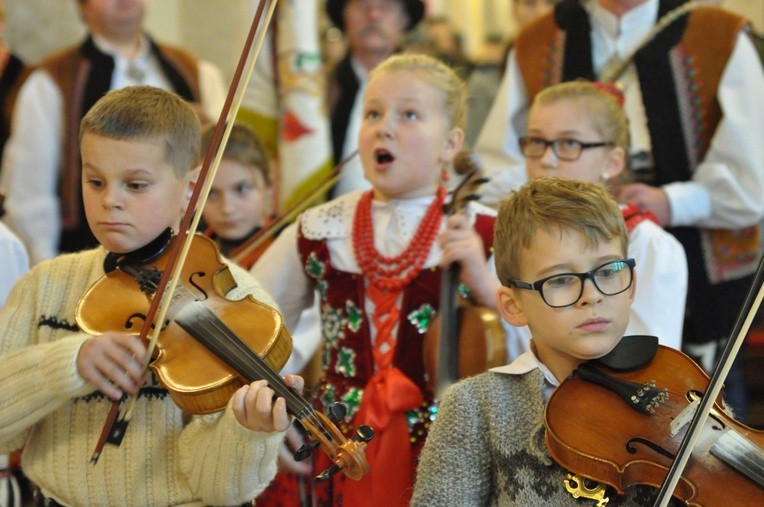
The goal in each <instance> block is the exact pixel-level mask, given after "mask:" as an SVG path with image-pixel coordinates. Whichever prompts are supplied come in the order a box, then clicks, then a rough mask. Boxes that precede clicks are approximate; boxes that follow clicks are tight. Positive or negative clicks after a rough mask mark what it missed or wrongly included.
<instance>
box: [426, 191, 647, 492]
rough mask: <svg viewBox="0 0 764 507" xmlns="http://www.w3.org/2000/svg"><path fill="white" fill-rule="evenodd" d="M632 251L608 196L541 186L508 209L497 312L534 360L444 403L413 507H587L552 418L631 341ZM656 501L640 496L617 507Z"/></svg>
mask: <svg viewBox="0 0 764 507" xmlns="http://www.w3.org/2000/svg"><path fill="white" fill-rule="evenodd" d="M627 245H628V235H627V232H626V226H625V224H624V221H623V218H622V216H621V213H620V211H619V209H618V205H617V204H616V203H615V202H614V201H613V200H612V199H611V198H610V197H609V196H608V194H607V192H606V191H605V190H604V189H602V188H601V187H600V186H598V185H595V184H592V183H586V182H581V181H574V180H563V179H558V178H542V179H538V180H534V181H531V182H529V183H528V184H526V185H525V186H524V187H522V188H521V189H520V190H518V191H517V192H515V193H514V194H513V195H512V196H511V197H510V198H509V199H507V200H505V201H503V202H502V203H501V206H500V208H499V216H498V219H497V222H496V227H495V229H494V254H495V259H496V269H497V272H498V275H499V279H500V280H501V281H502V284H503V286H502V287H500V288H499V289H498V290H497V293H496V302H497V305H498V307H499V311H500V313H501V315H502V317H503V318H504V319H506V320H507V321H508V322H510V323H511V324H513V325H516V326H522V325H526V324H527V325H528V327H529V328H530V330H531V334H532V339H531V348H530V350H529V351H527V352H526V353H525V354H523V355H521V356H520V357H518V358H517V359H516V360H515V361H514V362H512V363H511V364H510V365H507V366H503V367H500V368H495V369H493V370H491V371H489V372H486V373H483V374H481V375H478V376H475V377H471V378H468V379H466V380H463V381H461V382H459V383H457V384H455V385H453V386H452V387H451V388H450V389H449V390H448V391H446V393H445V395H444V396H443V398H442V400H441V402H440V405H439V410H438V417H437V419H436V420H435V423H434V424H433V426H432V427H431V430H430V435H429V437H428V439H427V441H426V442H425V446H424V450H423V451H422V454H421V458H420V463H419V467H418V469H417V482H416V488H415V491H414V497H413V501H412V505H414V506H418V505H428V506H431V505H436V506H438V505H444V506H445V505H555V506H567V505H570V506H575V505H580V500H579V499H576V498H574V497H573V496H571V495H570V494H569V493H568V492H567V491H566V488H565V484H564V481H565V479H566V473H567V472H566V471H565V470H564V469H563V468H561V467H560V466H558V465H557V464H555V463H554V461H553V460H552V458H551V457H550V455H549V453H548V452H547V449H546V447H545V446H544V408H545V406H546V402H547V400H548V399H549V396H550V395H551V393H552V391H553V390H554V389H555V388H556V387H557V386H558V385H559V384H560V383H561V382H562V381H563V380H564V379H565V378H566V377H567V376H568V375H570V374H571V372H573V370H574V369H575V368H576V367H577V366H578V365H579V364H581V363H583V362H584V361H587V360H590V359H596V358H599V357H602V356H604V355H605V354H607V353H608V352H610V351H611V350H612V349H613V348H614V347H615V346H616V345H617V344H618V343H619V342H620V340H621V338H622V337H623V335H624V331H625V330H626V325H627V324H628V321H629V306H630V305H631V303H632V301H633V300H634V293H635V289H636V276H635V273H634V265H635V263H634V260H633V259H628V258H626V249H627ZM589 282H591V283H589ZM652 496H653V495H652V492H651V491H649V490H647V489H645V488H642V487H637V488H634V489H633V490H632V489H630V490H628V491H627V493H626V495H625V497H624V498H619V499H618V500H624V501H625V502H626V503H627V504H628V505H652V501H651V500H650V498H649V497H652Z"/></svg>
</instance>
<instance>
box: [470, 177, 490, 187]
mask: <svg viewBox="0 0 764 507" xmlns="http://www.w3.org/2000/svg"><path fill="white" fill-rule="evenodd" d="M489 181H491V178H485V177H484V178H476V179H475V181H473V182H472V184H473V185H485V184H486V183H488V182H489Z"/></svg>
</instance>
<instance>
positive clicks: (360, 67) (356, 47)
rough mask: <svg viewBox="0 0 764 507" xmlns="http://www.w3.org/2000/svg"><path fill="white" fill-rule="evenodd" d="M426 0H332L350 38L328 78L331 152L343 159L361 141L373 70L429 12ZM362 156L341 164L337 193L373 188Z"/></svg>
mask: <svg viewBox="0 0 764 507" xmlns="http://www.w3.org/2000/svg"><path fill="white" fill-rule="evenodd" d="M424 10H425V6H424V3H423V2H422V1H421V0H327V2H326V12H327V14H328V15H329V19H331V20H332V23H334V24H335V25H336V26H337V28H339V29H340V30H342V31H343V33H344V34H345V37H346V38H347V42H348V53H347V55H345V58H343V59H342V60H340V62H339V63H338V64H337V66H336V67H335V68H334V69H333V70H332V72H331V74H330V76H329V82H328V85H327V86H328V91H327V93H328V95H329V110H330V114H331V122H332V152H333V153H334V161H335V162H336V163H339V162H340V161H342V160H344V159H345V158H347V157H349V156H350V155H352V154H353V153H354V152H355V150H356V148H357V147H358V140H357V138H358V129H359V125H360V123H361V116H362V97H363V93H364V90H365V89H366V83H367V77H368V74H369V71H371V70H372V69H373V68H374V67H376V66H377V65H378V64H379V63H380V62H382V60H384V59H385V58H387V57H388V56H390V55H392V54H393V53H395V52H396V51H397V50H398V49H399V45H400V43H401V39H402V38H403V35H404V34H405V33H406V32H407V31H408V30H411V29H412V28H414V27H415V26H416V25H417V24H418V23H419V21H421V20H422V17H423V16H424ZM369 187H370V186H369V183H368V182H367V181H366V180H365V179H364V177H363V169H362V168H361V162H360V161H359V160H358V158H357V157H355V158H353V159H352V160H350V161H349V162H348V163H347V164H346V165H344V166H343V168H342V177H341V178H340V180H339V182H337V185H336V186H335V188H334V189H333V192H332V194H333V195H332V196H333V197H337V196H340V195H342V194H345V193H347V192H350V191H353V190H360V189H368V188H369Z"/></svg>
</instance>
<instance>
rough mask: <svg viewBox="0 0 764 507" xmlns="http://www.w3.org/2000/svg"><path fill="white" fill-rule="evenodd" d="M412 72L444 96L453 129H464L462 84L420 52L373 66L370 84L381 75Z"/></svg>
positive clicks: (430, 57) (464, 105) (445, 66)
mask: <svg viewBox="0 0 764 507" xmlns="http://www.w3.org/2000/svg"><path fill="white" fill-rule="evenodd" d="M394 72H411V73H414V74H416V75H417V76H418V77H420V78H421V79H423V80H424V81H425V82H427V83H428V84H429V85H430V86H432V87H433V88H435V89H437V90H440V91H441V93H442V96H443V111H444V112H445V113H446V115H447V116H448V118H449V119H450V120H451V125H452V126H453V127H459V128H462V129H463V128H464V127H465V125H466V124H467V91H466V87H465V85H464V81H462V79H461V78H460V77H459V76H458V75H457V74H456V72H454V71H453V70H452V69H451V68H450V67H449V66H448V65H446V64H445V63H443V62H441V61H440V60H438V59H436V58H433V57H432V56H428V55H425V54H420V53H404V54H398V55H393V56H391V57H389V58H387V59H386V60H385V61H383V62H382V63H380V64H379V65H377V66H376V67H374V69H373V70H372V71H371V73H369V82H371V81H372V80H373V79H374V78H376V77H378V76H381V75H383V74H392V73H394Z"/></svg>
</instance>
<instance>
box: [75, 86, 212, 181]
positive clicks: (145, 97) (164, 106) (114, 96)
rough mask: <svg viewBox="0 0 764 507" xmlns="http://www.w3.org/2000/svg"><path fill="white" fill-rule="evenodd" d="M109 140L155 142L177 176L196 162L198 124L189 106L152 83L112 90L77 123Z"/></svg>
mask: <svg viewBox="0 0 764 507" xmlns="http://www.w3.org/2000/svg"><path fill="white" fill-rule="evenodd" d="M86 133H90V134H96V135H99V136H103V137H109V138H112V139H120V140H131V141H148V142H157V143H160V145H162V147H163V149H164V154H165V160H166V161H167V163H169V164H170V165H171V166H172V167H173V169H174V170H175V173H176V174H177V175H178V176H182V175H184V174H186V172H188V171H189V170H191V169H192V168H193V167H195V166H196V165H197V164H198V163H199V151H200V145H201V126H200V124H199V118H198V117H197V116H196V113H195V112H194V110H193V109H192V108H191V106H190V105H189V104H188V103H187V102H186V101H185V100H183V99H182V98H181V97H179V96H178V95H176V94H174V93H172V92H168V91H166V90H161V89H159V88H154V87H152V86H128V87H126V88H120V89H118V90H112V91H110V92H109V93H107V94H106V95H104V96H103V97H101V99H99V100H98V102H96V103H95V105H94V106H93V107H92V108H91V109H90V111H88V112H87V114H86V115H85V117H84V118H82V122H81V123H80V142H82V137H83V136H84V135H85V134H86Z"/></svg>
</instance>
